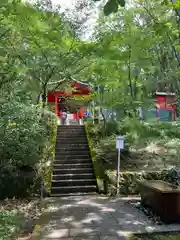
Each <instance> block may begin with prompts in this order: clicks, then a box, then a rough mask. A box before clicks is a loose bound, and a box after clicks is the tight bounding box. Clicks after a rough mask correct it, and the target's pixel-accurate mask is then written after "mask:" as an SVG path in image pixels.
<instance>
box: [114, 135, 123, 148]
mask: <svg viewBox="0 0 180 240" xmlns="http://www.w3.org/2000/svg"><path fill="white" fill-rule="evenodd" d="M116 148H117V149H119V150H121V149H124V136H119V137H117V138H116Z"/></svg>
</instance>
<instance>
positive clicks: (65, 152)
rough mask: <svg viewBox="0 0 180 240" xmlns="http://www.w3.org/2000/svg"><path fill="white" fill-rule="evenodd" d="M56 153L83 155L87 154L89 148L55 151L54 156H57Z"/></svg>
mask: <svg viewBox="0 0 180 240" xmlns="http://www.w3.org/2000/svg"><path fill="white" fill-rule="evenodd" d="M58 155H63V156H66V155H70V156H72V155H84V156H89V149H88V150H85V149H80V150H69V151H63V150H62V151H56V152H55V156H58Z"/></svg>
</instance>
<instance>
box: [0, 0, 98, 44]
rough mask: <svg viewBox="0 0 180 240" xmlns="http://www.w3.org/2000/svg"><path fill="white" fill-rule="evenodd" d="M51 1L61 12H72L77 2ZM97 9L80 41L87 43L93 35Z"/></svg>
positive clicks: (65, 0) (85, 25) (86, 24)
mask: <svg viewBox="0 0 180 240" xmlns="http://www.w3.org/2000/svg"><path fill="white" fill-rule="evenodd" d="M0 1H1V0H0ZM24 1H25V2H35V0H24ZM51 1H52V3H53V5H56V4H57V5H60V6H61V9H62V11H63V10H66V9H69V10H72V9H73V6H74V4H75V2H77V0H51ZM97 9H98V8H97V7H95V8H94V9H93V10H92V14H91V16H90V18H89V19H88V20H87V22H86V23H85V24H84V27H83V28H84V29H86V30H85V32H84V33H83V35H82V36H81V39H82V40H87V41H88V40H89V39H90V37H91V35H92V33H93V29H94V25H95V23H96V19H97V17H98V10H97Z"/></svg>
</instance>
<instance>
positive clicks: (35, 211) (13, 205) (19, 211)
mask: <svg viewBox="0 0 180 240" xmlns="http://www.w3.org/2000/svg"><path fill="white" fill-rule="evenodd" d="M39 215H40V208H39V200H31V201H28V200H20V199H19V200H18V199H6V200H4V201H1V202H0V239H1V240H9V239H17V236H18V235H19V234H23V235H24V234H26V235H28V234H29V233H30V232H31V230H32V228H33V226H34V223H35V219H36V218H37V217H38V216H39Z"/></svg>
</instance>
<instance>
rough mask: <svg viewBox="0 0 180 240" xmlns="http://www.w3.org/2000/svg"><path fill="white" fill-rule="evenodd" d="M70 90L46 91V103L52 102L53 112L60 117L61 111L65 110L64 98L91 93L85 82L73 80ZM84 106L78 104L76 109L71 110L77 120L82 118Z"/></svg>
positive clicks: (84, 95) (85, 95)
mask: <svg viewBox="0 0 180 240" xmlns="http://www.w3.org/2000/svg"><path fill="white" fill-rule="evenodd" d="M71 88H72V90H71V91H70V92H69V91H67V92H66V91H57V90H55V91H49V92H48V103H51V104H53V106H54V109H55V113H56V114H57V116H59V117H60V118H61V113H62V112H63V111H67V109H66V107H67V105H66V100H67V99H71V98H72V97H87V96H88V95H90V94H91V89H90V88H89V86H88V85H87V84H84V83H81V82H73V83H72V84H71ZM85 111H86V108H85V107H84V106H79V107H78V109H76V110H74V112H71V114H73V119H74V120H78V119H79V118H84V112H85Z"/></svg>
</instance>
